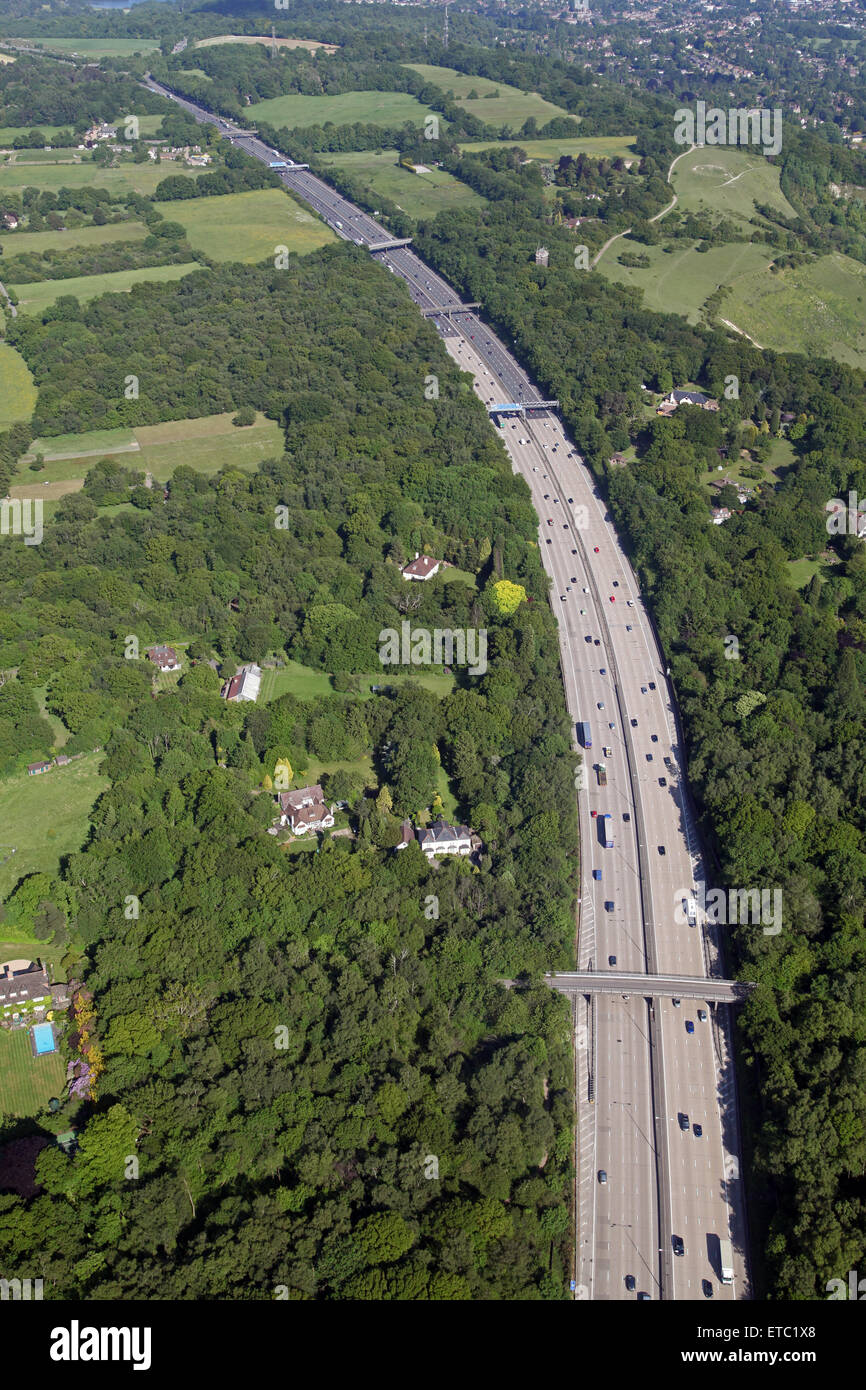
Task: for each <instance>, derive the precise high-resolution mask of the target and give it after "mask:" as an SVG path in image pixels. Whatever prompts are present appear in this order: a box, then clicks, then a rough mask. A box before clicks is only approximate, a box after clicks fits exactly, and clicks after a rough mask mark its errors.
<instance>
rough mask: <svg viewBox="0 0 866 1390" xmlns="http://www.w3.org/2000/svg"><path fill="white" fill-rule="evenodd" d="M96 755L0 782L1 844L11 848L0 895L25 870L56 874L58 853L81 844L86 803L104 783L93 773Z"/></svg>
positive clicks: (0, 873) (1, 873) (1, 875)
mask: <svg viewBox="0 0 866 1390" xmlns="http://www.w3.org/2000/svg"><path fill="white" fill-rule="evenodd" d="M45 751H46V753H47V752H48V750H47V749H46V750H45ZM102 757H103V755H102V753H86V754H85V756H84V757H83V758H77V759H76V760H75V762H72V763H69V764H68V765H67V766H66V767H54V768H52V769H51V771H50V772H44V773H42V775H41V776H39V777H28V775H27V773H26V772H20V773H17V774H16V775H15V776H14V777H7V778H5V779H4V780H3V781H2V782H0V825H2V826H3V840H4V845H8V846H9V847H11V846H13V845H14V847H15V853H14V854H13V855H12V857H11V859H7V860H6V862H5V864H3V865H0V897H2V898H4V899H5V898H6V897H7V896H8V894H9V893H10V892H11V890H12V889H13V888H14V887H15V884H16V883H17V882H18V880H19V878H23V877H24V876H25V875H26V874H33V873H46V874H54V873H56V872H57V868H58V865H59V863H60V857H61V855H63V854H69V853H71V852H72V851H73V850H78V849H80V848H81V846H82V844H83V843H84V841H85V839H86V837H87V830H88V825H89V823H90V810H91V807H92V806H93V803H94V802H95V801H96V798H97V797H98V796H99V794H100V792H102V791H104V790H105V788H106V787H107V786H108V781H107V779H106V778H104V777H100V775H99V772H98V771H97V769H98V767H99V764H100V762H101V761H102ZM4 853H8V849H4Z"/></svg>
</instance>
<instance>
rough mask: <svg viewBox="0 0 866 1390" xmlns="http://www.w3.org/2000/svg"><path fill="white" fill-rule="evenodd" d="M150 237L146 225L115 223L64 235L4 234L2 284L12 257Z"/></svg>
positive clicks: (0, 259) (75, 229)
mask: <svg viewBox="0 0 866 1390" xmlns="http://www.w3.org/2000/svg"><path fill="white" fill-rule="evenodd" d="M147 235H148V230H147V227H145V225H144V223H143V222H112V223H111V224H110V225H109V226H107V227H69V228H67V230H66V231H63V232H4V233H3V243H2V244H3V255H2V257H0V280H2V278H3V263H4V261H7V260H8V259H9V257H10V256H27V255H31V254H33V253H36V254H40V255H41V253H42V252H43V251H65V250H67V248H68V247H70V246H105V245H106V244H107V243H109V242H112V241H143V240H144V238H145V237H146V236H147Z"/></svg>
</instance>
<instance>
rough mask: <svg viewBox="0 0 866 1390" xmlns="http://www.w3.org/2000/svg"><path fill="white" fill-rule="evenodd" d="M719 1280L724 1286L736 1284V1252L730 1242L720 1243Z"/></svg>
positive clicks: (723, 1241)
mask: <svg viewBox="0 0 866 1390" xmlns="http://www.w3.org/2000/svg"><path fill="white" fill-rule="evenodd" d="M719 1278H720V1279H721V1281H722V1283H723V1284H733V1282H734V1252H733V1249H732V1248H731V1242H730V1241H729V1240H720V1241H719Z"/></svg>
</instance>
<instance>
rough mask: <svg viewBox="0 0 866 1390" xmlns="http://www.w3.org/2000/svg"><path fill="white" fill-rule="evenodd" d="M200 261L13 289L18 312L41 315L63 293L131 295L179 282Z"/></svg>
mask: <svg viewBox="0 0 866 1390" xmlns="http://www.w3.org/2000/svg"><path fill="white" fill-rule="evenodd" d="M200 269H201V267H200V266H199V264H198V262H197V261H185V262H184V263H183V264H182V265H156V266H145V267H144V268H143V269H140V270H114V271H110V272H109V273H108V274H106V275H75V276H72V277H71V278H70V279H68V280H40V281H38V282H37V283H36V284H32V285H15V286H10V289H14V290H15V293H16V295H17V296H18V310H19V313H22V314H41V313H42V311H43V310H44V309H46V308H47V307H48V305H49V304H53V303H54V301H55V299H59V297H60V296H61V295H63V294H72V295H75V297H76V299H79V300H87V299H95V298H96V296H97V295H100V294H117V293H120V292H128V291H129V290H131V289H132V288H133V287H134V286H135V285H139V284H141V283H142V282H143V281H147V280H180V279H181V277H182V276H184V275H189V273H190V271H192V270H200Z"/></svg>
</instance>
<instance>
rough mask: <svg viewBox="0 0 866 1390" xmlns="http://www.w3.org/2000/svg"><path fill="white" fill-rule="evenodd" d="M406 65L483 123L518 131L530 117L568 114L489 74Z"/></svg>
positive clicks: (540, 119)
mask: <svg viewBox="0 0 866 1390" xmlns="http://www.w3.org/2000/svg"><path fill="white" fill-rule="evenodd" d="M406 67H407V68H411V69H412V71H413V72H417V73H418V75H419V76H420V77H423V78H424V80H425V81H426V82H430V83H431V84H432V85H433V86H434V87H438V88H439V90H440V91H441V92H453V93H454V100H455V103H456V105H457V106H459V107H460V109H461V110H462V111H467V112H468V113H469V115H470V116H475V117H476V118H477V119H478V120H479V121H484V122H485V124H487V125H496V126H503V125H507V126H510V127H511V129H512V130H519V129H520V127H521V126H522V125H523V123H524V121H527V120H528V119H529V118H530V117H531V116H534V117H535V119H536V120H537V122H538V124H539V125H546V124H547V122H548V121H550V120H553V118H554V116H567V115H568V112H567V111H566V110H565V108H564V107H562V106H556V105H555V104H554V103H553V102H552V101H547V100H546V99H545V98H544V97H542V96H539V94H538V92H528V91H527V92H524V91H521V89H520V88H519V87H510V86H509V85H508V83H507V82H494V81H492V80H491V79H490V78H489V77H467V75H466V74H465V73H462V72H457V70H456V69H455V68H447V67H437V66H435V65H434V64H432V63H407V64H406ZM470 92H476V93H477V96H475V97H470V95H469V93H470Z"/></svg>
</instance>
